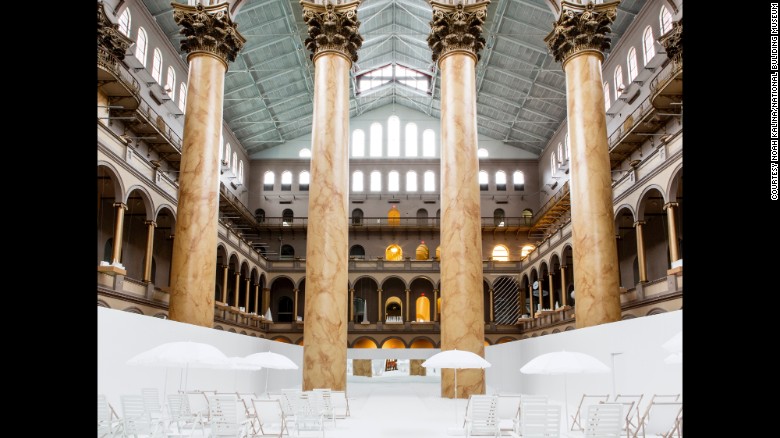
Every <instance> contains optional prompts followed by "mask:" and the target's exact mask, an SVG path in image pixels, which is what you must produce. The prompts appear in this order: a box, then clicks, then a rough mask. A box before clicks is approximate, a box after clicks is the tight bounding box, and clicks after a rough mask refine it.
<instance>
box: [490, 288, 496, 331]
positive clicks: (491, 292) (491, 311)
mask: <svg viewBox="0 0 780 438" xmlns="http://www.w3.org/2000/svg"><path fill="white" fill-rule="evenodd" d="M489 292H490V323H491V324H492V323H493V322H495V320H496V319H495V318H494V316H493V312H494V310H495V309H494V307H493V288H492V287H491V288H490V290H489Z"/></svg>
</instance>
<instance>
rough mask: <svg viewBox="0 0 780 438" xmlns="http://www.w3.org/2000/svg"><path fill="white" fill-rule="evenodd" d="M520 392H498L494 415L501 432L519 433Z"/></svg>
mask: <svg viewBox="0 0 780 438" xmlns="http://www.w3.org/2000/svg"><path fill="white" fill-rule="evenodd" d="M520 397H521V396H520V394H498V400H497V402H496V417H498V428H499V429H500V430H501V432H514V433H520Z"/></svg>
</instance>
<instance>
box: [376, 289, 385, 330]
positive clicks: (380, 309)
mask: <svg viewBox="0 0 780 438" xmlns="http://www.w3.org/2000/svg"><path fill="white" fill-rule="evenodd" d="M376 293H377V298H376V300H377V305H376V322H385V318H384V314H385V312H384V308H385V305H384V303H383V302H382V289H377V290H376Z"/></svg>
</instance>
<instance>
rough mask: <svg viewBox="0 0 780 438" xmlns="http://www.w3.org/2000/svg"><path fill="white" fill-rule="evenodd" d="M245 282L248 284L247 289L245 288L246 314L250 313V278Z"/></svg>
mask: <svg viewBox="0 0 780 438" xmlns="http://www.w3.org/2000/svg"><path fill="white" fill-rule="evenodd" d="M244 281H245V282H246V283H245V284H246V287H245V288H244V289H245V293H244V312H246V313H249V312H250V310H249V278H245V279H244Z"/></svg>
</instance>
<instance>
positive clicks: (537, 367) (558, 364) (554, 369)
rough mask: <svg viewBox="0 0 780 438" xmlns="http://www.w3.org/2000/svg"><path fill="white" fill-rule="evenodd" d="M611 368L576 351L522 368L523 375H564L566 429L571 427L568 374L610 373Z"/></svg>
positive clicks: (559, 353)
mask: <svg viewBox="0 0 780 438" xmlns="http://www.w3.org/2000/svg"><path fill="white" fill-rule="evenodd" d="M610 371H611V370H610V368H609V367H608V366H606V365H604V363H602V362H601V361H599V360H598V359H596V358H595V357H593V356H590V355H587V354H585V353H577V352H574V351H555V352H552V353H546V354H542V355H540V356H537V357H535V358H533V359H531V360H530V361H529V362H528V363H526V364H525V365H523V367H522V368H520V372H521V373H523V374H547V375H550V374H563V407H564V410H565V412H566V428H567V429H568V427H569V397H568V392H567V390H566V375H567V374H591V373H608V372H610Z"/></svg>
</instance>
